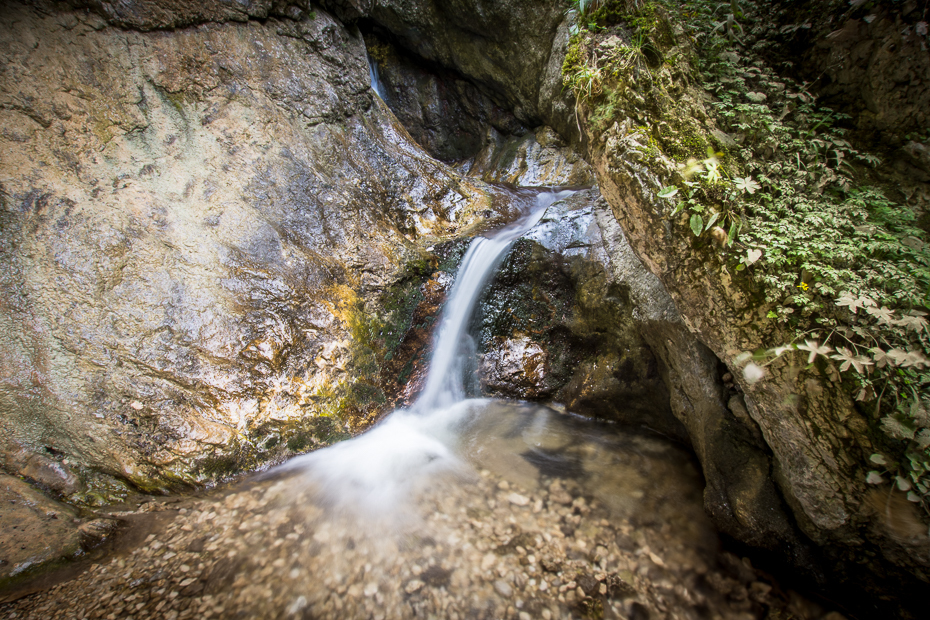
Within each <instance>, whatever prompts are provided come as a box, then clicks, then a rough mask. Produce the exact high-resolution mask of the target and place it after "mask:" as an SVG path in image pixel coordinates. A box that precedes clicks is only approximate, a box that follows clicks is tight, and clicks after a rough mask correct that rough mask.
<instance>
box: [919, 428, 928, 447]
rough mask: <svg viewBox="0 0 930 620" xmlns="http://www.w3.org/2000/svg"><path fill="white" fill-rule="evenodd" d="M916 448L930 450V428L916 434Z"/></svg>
mask: <svg viewBox="0 0 930 620" xmlns="http://www.w3.org/2000/svg"><path fill="white" fill-rule="evenodd" d="M917 448H918V449H919V450H926V449H927V448H930V428H925V429H924V430H922V431H920V433H918V434H917Z"/></svg>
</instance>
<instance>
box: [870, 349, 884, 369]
mask: <svg viewBox="0 0 930 620" xmlns="http://www.w3.org/2000/svg"><path fill="white" fill-rule="evenodd" d="M869 353H871V354H872V359H873V360H874V361H875V366H876V367H877V368H884V367H885V366H887V365H888V355H886V354H885V351H884V350H883V349H880V348H878V347H872V348H871V349H869Z"/></svg>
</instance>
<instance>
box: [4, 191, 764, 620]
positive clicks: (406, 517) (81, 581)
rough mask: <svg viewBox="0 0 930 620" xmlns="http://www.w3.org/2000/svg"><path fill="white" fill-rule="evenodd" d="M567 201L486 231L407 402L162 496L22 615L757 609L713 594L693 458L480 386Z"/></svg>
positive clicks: (675, 613)
mask: <svg viewBox="0 0 930 620" xmlns="http://www.w3.org/2000/svg"><path fill="white" fill-rule="evenodd" d="M570 193H571V192H569V191H562V192H557V191H544V192H541V193H540V194H539V195H538V197H537V199H536V201H535V202H536V204H535V207H534V208H532V209H530V210H529V212H528V213H526V214H525V215H524V216H523V217H522V218H521V219H520V220H519V221H517V222H516V223H514V224H512V225H510V226H508V227H506V228H504V229H502V230H500V231H498V232H496V233H494V234H491V235H488V236H485V237H478V238H476V239H475V240H474V241H473V242H472V244H471V246H470V247H469V249H468V251H467V253H466V254H465V256H464V258H463V261H462V264H461V267H460V269H459V272H458V274H457V276H456V279H455V282H454V284H453V287H452V290H451V292H450V295H449V297H448V302H447V304H446V306H445V309H444V311H443V315H442V317H443V318H442V320H441V323H440V327H439V329H438V333H437V336H436V340H435V344H434V352H433V356H432V359H431V363H430V368H429V372H428V376H427V379H426V382H425V385H424V388H423V390H422V393H421V395H420V397H419V399H418V400H417V401H416V402H415V403H414V404H413V405H412V406H411V407H409V408H408V409H405V410H398V411H395V412H393V413H392V414H390V415H389V416H388V417H387V418H386V419H384V420H383V421H382V422H381V423H379V424H378V425H377V426H376V427H374V428H372V429H371V430H369V431H368V432H366V433H365V434H363V435H361V436H359V437H357V438H355V439H352V440H349V441H345V442H343V443H340V444H337V445H335V446H332V447H329V448H326V449H322V450H318V451H316V452H313V453H310V454H307V455H305V456H301V457H298V458H295V459H292V460H291V461H290V462H288V463H287V464H285V465H283V466H281V467H279V468H276V469H275V470H272V471H271V472H267V473H265V474H262V475H259V476H255V477H252V478H251V479H246V480H244V481H240V482H238V483H235V484H233V485H230V486H228V487H227V488H225V489H223V490H217V491H215V492H214V493H212V494H210V495H208V496H207V497H204V498H199V499H186V500H183V501H181V502H180V503H176V504H162V505H159V504H153V505H152V506H153V507H154V508H153V509H154V510H160V511H162V512H164V513H165V519H163V521H162V522H161V524H160V525H159V526H158V527H157V528H156V529H153V531H152V532H151V533H150V534H149V535H148V536H147V538H145V539H144V541H143V542H142V543H141V544H140V545H139V546H137V547H136V548H134V549H132V550H129V551H126V552H124V553H121V554H117V555H116V556H113V557H110V558H107V559H106V560H105V561H101V562H100V563H98V564H94V565H93V566H92V567H91V568H90V569H88V570H87V571H85V572H84V573H82V574H81V575H79V576H78V577H77V578H75V579H73V580H72V581H69V582H67V583H64V584H62V585H60V586H58V587H57V590H53V591H52V592H51V593H49V594H48V595H47V596H46V597H45V599H41V598H40V599H38V600H37V601H33V602H32V603H29V604H24V606H23V607H22V611H21V612H14V616H11V617H26V616H29V617H42V616H43V614H49V613H53V612H54V610H55V609H67V610H69V611H68V613H73V614H74V617H92V615H93V613H96V610H104V612H103V614H102V615H101V616H99V617H106V615H107V614H110V613H115V616H114V617H120V618H122V617H131V616H133V614H135V617H168V618H188V617H190V618H209V617H243V618H278V617H280V618H287V617H306V618H414V617H417V618H429V617H431V618H463V619H464V618H505V617H507V618H520V619H521V620H526V619H527V618H569V617H595V618H596V617H608V618H610V617H618V618H619V617H623V618H645V617H675V618H701V617H733V618H740V617H745V615H742V614H744V613H745V611H746V605H745V604H744V603H735V602H732V601H730V600H729V599H727V598H726V597H725V595H723V594H721V592H720V588H715V587H714V583H715V582H714V575H716V573H715V572H714V571H715V570H716V569H715V568H714V567H715V565H716V557H717V551H718V549H717V547H718V542H717V537H716V534H715V532H714V531H713V528H712V526H711V525H710V523H709V521H708V519H707V518H706V516H705V515H704V512H703V509H702V500H701V495H702V480H701V476H700V474H699V472H698V470H697V468H696V466H695V464H694V462H693V461H692V458H691V456H690V455H689V453H688V452H687V451H686V450H683V449H681V448H679V447H677V446H675V445H673V444H671V443H669V442H668V441H665V440H663V439H661V438H658V437H655V436H651V435H648V434H641V433H638V432H632V431H625V430H623V429H620V428H617V427H616V426H612V425H607V424H601V423H595V422H592V421H589V420H584V419H582V418H579V417H577V416H573V415H571V414H570V413H566V412H562V411H557V410H556V409H553V408H549V407H545V406H541V405H535V404H527V403H518V402H507V401H501V400H491V399H475V398H467V396H466V390H465V388H464V387H463V385H464V384H463V377H464V376H466V375H468V374H470V373H472V374H473V373H474V368H473V367H472V365H473V363H472V362H470V361H469V360H470V359H471V358H472V355H471V353H472V351H473V345H472V344H470V342H469V337H468V334H467V333H466V326H467V325H468V324H469V322H470V318H471V315H472V312H473V309H474V307H475V305H476V301H477V298H478V297H479V295H480V293H481V291H482V290H483V288H484V286H485V284H486V283H487V281H488V280H489V279H490V278H491V277H492V276H493V274H494V273H495V271H496V270H497V268H498V266H499V265H500V263H501V261H502V260H503V259H504V258H505V256H506V253H507V251H508V249H509V248H510V246H511V245H512V243H513V242H514V241H515V240H516V239H517V238H519V237H520V236H521V235H523V234H525V233H526V232H527V231H529V230H530V229H532V228H533V226H535V225H536V223H537V222H538V221H539V220H540V218H542V216H543V214H544V212H545V210H546V208H548V207H549V206H550V205H551V204H552V203H553V202H555V201H557V200H560V199H562V198H565V197H566V196H568V195H569V194H570ZM137 535H138V533H137ZM718 577H719V576H718ZM723 579H726V578H725V577H719V578H718V579H717V581H721V580H723ZM43 600H45V601H46V603H45V606H44V607H43V606H42V601H43ZM56 605H57V606H59V607H56ZM62 605H64V607H60V606H62ZM15 614H20V615H18V616H17V615H15Z"/></svg>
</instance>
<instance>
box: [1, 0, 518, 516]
mask: <svg viewBox="0 0 930 620" xmlns="http://www.w3.org/2000/svg"><path fill="white" fill-rule="evenodd" d="M143 4H144V3H143ZM114 6H115V5H114ZM120 6H121V7H122V6H123V5H120ZM127 6H128V5H127ZM211 6H212V5H211ZM41 8H42V7H41V6H39V8H35V7H26V6H23V5H5V6H4V8H3V16H4V18H3V20H2V22H3V25H2V29H3V30H2V33H0V39H2V40H3V41H4V49H3V51H2V54H3V73H2V79H0V126H2V134H0V140H2V142H3V165H2V178H0V183H2V217H0V253H2V268H0V287H2V290H3V295H2V298H3V302H2V314H0V316H2V319H0V320H2V324H3V330H2V331H3V335H2V336H0V351H2V354H0V357H2V360H3V361H2V377H3V380H2V387H0V408H2V412H3V413H2V417H0V441H2V450H3V451H4V452H6V453H11V454H12V453H19V452H21V451H23V450H25V451H26V452H27V453H42V454H44V455H46V458H47V459H50V460H51V461H53V462H54V463H53V465H52V468H53V469H54V468H55V467H58V468H59V469H62V468H66V469H69V471H71V472H72V473H74V474H76V475H78V476H79V477H81V478H82V479H83V480H86V481H87V482H89V483H90V485H89V487H88V488H87V489H84V490H82V489H81V488H80V487H81V484H82V483H77V484H76V485H71V486H70V487H69V488H66V487H62V488H61V489H58V490H59V492H61V493H62V494H64V495H69V496H71V497H72V498H73V499H77V500H81V501H87V502H91V503H95V502H99V501H103V499H105V498H107V497H113V496H114V495H119V494H121V493H124V492H125V488H121V486H120V484H121V483H119V482H115V481H116V480H117V479H121V480H127V481H130V482H131V483H133V484H134V485H136V486H138V487H141V488H143V489H152V488H158V487H163V486H165V485H170V484H173V483H179V482H184V483H189V482H195V481H208V480H211V479H216V478H220V477H223V476H225V475H228V474H229V473H232V472H234V471H238V470H241V469H243V468H250V467H254V466H257V465H258V464H259V463H261V462H263V461H268V460H273V459H277V458H282V457H283V456H284V455H286V454H290V453H293V452H298V451H301V450H305V449H307V448H310V447H313V446H315V445H320V444H322V443H326V442H327V441H330V440H331V439H332V438H333V437H335V436H339V435H340V434H344V433H345V430H346V429H345V427H344V426H343V422H344V421H346V420H348V421H350V422H353V421H354V423H358V424H364V423H365V421H366V420H368V419H370V417H368V416H370V415H373V414H374V413H376V412H377V410H378V409H379V407H380V404H381V403H383V402H384V401H385V398H386V395H384V394H383V392H382V391H381V389H380V387H379V385H380V381H379V378H378V360H380V359H382V358H383V357H384V356H385V355H387V354H388V353H389V352H390V351H389V349H390V347H391V346H392V345H391V344H390V343H386V342H385V341H384V340H383V339H379V337H378V335H377V333H375V332H374V330H375V328H376V326H384V325H385V324H387V327H388V328H391V327H392V325H390V323H391V321H393V320H395V319H396V320H405V319H409V317H405V316H402V315H403V312H400V311H396V309H385V303H381V302H379V301H378V300H379V299H381V296H382V295H384V294H386V291H387V290H388V289H390V288H391V287H392V286H393V285H395V284H397V283H398V282H401V281H403V279H404V278H405V277H407V276H406V274H407V273H408V272H409V271H410V269H409V264H410V263H411V262H416V261H417V260H419V259H420V255H421V249H420V248H421V245H424V244H425V243H426V242H427V241H428V240H429V239H435V238H441V237H442V235H451V234H456V233H462V232H465V231H466V230H467V229H468V226H470V225H473V224H476V223H479V222H481V221H483V220H484V219H486V218H491V219H494V218H496V217H499V216H501V215H504V216H510V215H512V210H513V208H514V206H513V204H512V200H511V198H510V196H509V194H508V193H507V192H500V191H497V190H494V189H493V188H489V187H488V186H487V185H485V184H484V183H482V182H480V181H478V180H475V179H468V178H466V177H463V176H461V175H460V174H459V173H457V172H455V171H453V170H451V169H449V168H447V167H444V166H443V165H442V164H440V163H439V162H437V161H435V160H433V159H431V158H430V157H429V156H428V155H426V154H425V153H424V152H422V151H421V150H420V149H418V148H417V147H416V145H415V144H413V143H411V142H410V141H409V138H408V137H407V134H406V132H404V130H403V129H402V128H401V127H400V126H399V125H397V124H396V121H395V120H394V119H393V116H392V115H391V114H390V113H389V112H388V111H387V109H386V108H384V107H383V104H381V102H380V101H378V100H377V98H374V97H373V95H372V94H371V91H370V90H369V82H368V69H367V65H366V62H365V50H364V44H363V41H362V39H361V37H360V36H358V35H357V34H356V35H353V34H350V33H349V32H348V31H347V30H346V29H345V28H344V27H343V26H342V25H341V24H339V23H338V22H337V21H335V20H334V19H333V18H332V17H330V16H328V15H327V14H325V13H323V12H321V11H320V12H317V13H315V14H314V15H312V16H311V15H303V17H301V18H300V19H297V20H295V19H276V18H269V19H268V20H266V21H255V20H251V21H244V22H241V23H239V22H226V23H221V24H217V23H208V24H204V25H200V26H195V27H190V28H186V29H182V30H177V31H171V32H164V31H156V32H147V33H144V32H137V31H132V30H122V29H119V28H115V27H111V26H108V25H107V24H106V23H105V22H104V21H103V19H101V18H100V17H99V16H98V15H96V14H94V13H87V12H84V11H74V12H69V11H61V10H57V11H56V10H50V9H49V10H40V9H41ZM46 8H47V7H46ZM59 8H60V7H59ZM117 8H119V7H117ZM421 240H422V241H423V244H421V245H418V243H420V241H421ZM398 317H399V318H398ZM21 461H22V463H21V465H22V467H20V466H19V465H17V464H16V463H19V461H17V462H16V463H13V465H12V469H13V470H14V471H20V472H22V473H23V474H24V475H28V476H31V477H33V478H35V479H36V480H40V478H41V477H40V476H33V475H32V474H31V473H30V472H29V471H26V469H23V468H24V467H26V466H27V461H28V459H25V460H22V459H21ZM56 463H57V465H56ZM62 471H63V470H62ZM40 481H41V480H40ZM68 491H71V492H70V493H69V492H68Z"/></svg>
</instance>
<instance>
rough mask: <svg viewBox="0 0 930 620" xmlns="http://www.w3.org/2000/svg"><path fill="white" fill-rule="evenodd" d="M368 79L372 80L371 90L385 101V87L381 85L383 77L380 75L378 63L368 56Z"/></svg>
mask: <svg viewBox="0 0 930 620" xmlns="http://www.w3.org/2000/svg"><path fill="white" fill-rule="evenodd" d="M367 58H368V77H369V78H371V89H372V90H373V91H375V93H376V94H377V95H378V96H379V97H381V101H384V85H383V84H381V75H380V74H379V73H378V63H377V62H375V60H374V58H372V57H371V56H368V57H367Z"/></svg>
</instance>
